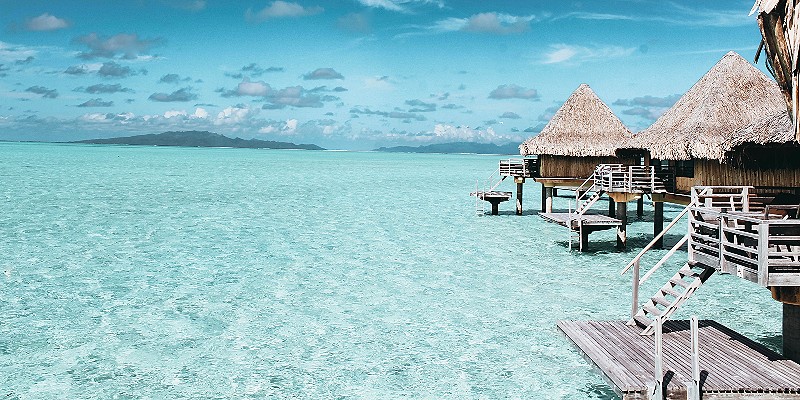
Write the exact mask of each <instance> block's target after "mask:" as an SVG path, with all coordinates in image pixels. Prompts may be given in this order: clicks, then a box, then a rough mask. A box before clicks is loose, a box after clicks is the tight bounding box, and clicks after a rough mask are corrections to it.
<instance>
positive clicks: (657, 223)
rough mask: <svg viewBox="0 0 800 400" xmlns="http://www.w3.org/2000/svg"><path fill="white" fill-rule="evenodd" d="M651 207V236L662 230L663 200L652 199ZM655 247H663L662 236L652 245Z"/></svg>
mask: <svg viewBox="0 0 800 400" xmlns="http://www.w3.org/2000/svg"><path fill="white" fill-rule="evenodd" d="M653 207H654V208H655V210H654V211H653V237H656V236H658V234H659V233H661V231H663V230H664V202H661V201H654V202H653ZM653 248H655V249H662V248H664V237H663V236H662V237H661V238H659V239H658V240H657V241H656V243H655V244H654V245H653Z"/></svg>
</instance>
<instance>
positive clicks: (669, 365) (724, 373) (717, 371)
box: [557, 320, 800, 400]
mask: <svg viewBox="0 0 800 400" xmlns="http://www.w3.org/2000/svg"><path fill="white" fill-rule="evenodd" d="M557 326H558V329H559V330H561V331H562V332H563V333H564V334H565V335H566V336H567V338H569V340H570V341H572V343H573V344H575V346H577V347H578V349H579V350H580V351H581V352H582V353H583V354H584V355H585V356H586V357H587V358H588V359H589V360H591V361H592V363H593V364H594V365H595V366H596V367H597V368H598V369H600V371H601V372H602V374H603V375H604V376H605V377H606V379H607V380H608V381H609V382H610V383H611V384H612V385H613V386H614V390H615V391H616V392H617V394H619V395H620V397H622V399H623V400H627V399H646V398H647V389H646V388H647V386H648V384H650V383H651V382H652V381H653V362H654V361H653V352H654V350H653V349H654V340H655V339H654V337H653V336H641V335H639V333H640V332H641V330H642V329H641V328H640V327H637V326H628V325H627V324H626V321H559V322H558V325H557ZM699 344H700V370H701V371H702V372H701V391H702V396H703V397H702V398H703V399H706V400H713V399H800V365H798V364H797V363H795V362H794V361H791V360H788V359H786V358H784V357H783V356H781V355H780V354H778V353H776V352H774V351H772V350H769V349H768V348H766V347H765V346H763V345H761V344H759V343H756V342H754V341H752V340H750V339H748V338H747V337H745V336H743V335H741V334H739V333H737V332H735V331H733V330H731V329H729V328H727V327H725V326H723V325H722V324H719V323H717V322H715V321H709V320H704V321H700V329H699ZM690 347H691V338H690V331H689V322H688V321H667V322H666V323H665V324H664V335H663V354H664V358H663V360H664V369H663V370H664V372H665V380H664V381H665V387H666V392H667V398H676V399H677V398H686V387H685V386H684V382H688V381H691V376H692V371H691V368H692V367H691V354H690ZM666 377H669V380H667V379H666Z"/></svg>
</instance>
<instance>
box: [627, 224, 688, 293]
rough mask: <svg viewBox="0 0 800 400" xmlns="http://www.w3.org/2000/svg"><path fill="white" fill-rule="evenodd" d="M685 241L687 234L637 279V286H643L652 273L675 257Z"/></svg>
mask: <svg viewBox="0 0 800 400" xmlns="http://www.w3.org/2000/svg"><path fill="white" fill-rule="evenodd" d="M687 241H689V234H688V233H687V234H686V235H685V236H684V237H683V238H682V239H681V240H679V241H678V243H676V244H675V246H672V248H671V249H670V250H669V252H668V253H667V255H665V256H664V257H662V258H661V260H660V261H659V262H657V263H656V265H654V266H653V268H650V271H647V273H646V274H644V276H643V277H642V279H639V284H640V285H641V284H644V283H645V282H646V281H647V279H648V278H650V276H651V275H653V273H655V272H656V271H657V270H658V269H659V268H661V267H662V266H663V265H664V264H666V262H667V260H669V259H670V258H671V257H672V256H673V255H675V252H677V251H678V249H680V248H681V246H683V245H684V244H686V242H687Z"/></svg>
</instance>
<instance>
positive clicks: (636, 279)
mask: <svg viewBox="0 0 800 400" xmlns="http://www.w3.org/2000/svg"><path fill="white" fill-rule="evenodd" d="M639 263H640V259H639V258H636V260H635V261H634V262H633V299H631V321H632V322H633V317H635V316H636V313H637V312H639V274H640V273H641V271H640V269H639Z"/></svg>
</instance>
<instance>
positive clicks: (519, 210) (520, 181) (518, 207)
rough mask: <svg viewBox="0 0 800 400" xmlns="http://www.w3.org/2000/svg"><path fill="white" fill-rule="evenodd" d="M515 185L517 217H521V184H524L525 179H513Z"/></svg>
mask: <svg viewBox="0 0 800 400" xmlns="http://www.w3.org/2000/svg"><path fill="white" fill-rule="evenodd" d="M514 182H516V183H517V215H522V184H523V183H525V178H514Z"/></svg>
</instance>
